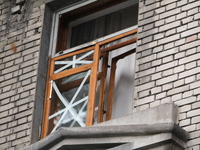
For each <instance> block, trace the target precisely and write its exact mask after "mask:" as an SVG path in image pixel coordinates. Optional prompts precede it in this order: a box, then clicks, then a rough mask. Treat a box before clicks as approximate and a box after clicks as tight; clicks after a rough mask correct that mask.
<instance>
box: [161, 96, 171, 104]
mask: <svg viewBox="0 0 200 150" xmlns="http://www.w3.org/2000/svg"><path fill="white" fill-rule="evenodd" d="M170 102H171V99H170V97H166V98H164V99H162V100H161V101H160V103H161V104H165V103H170Z"/></svg>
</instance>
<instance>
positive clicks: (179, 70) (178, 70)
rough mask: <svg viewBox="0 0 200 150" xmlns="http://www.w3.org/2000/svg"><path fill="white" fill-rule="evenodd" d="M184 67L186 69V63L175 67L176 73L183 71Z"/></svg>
mask: <svg viewBox="0 0 200 150" xmlns="http://www.w3.org/2000/svg"><path fill="white" fill-rule="evenodd" d="M184 69H185V67H184V65H182V66H178V67H175V68H174V73H179V72H182V71H184Z"/></svg>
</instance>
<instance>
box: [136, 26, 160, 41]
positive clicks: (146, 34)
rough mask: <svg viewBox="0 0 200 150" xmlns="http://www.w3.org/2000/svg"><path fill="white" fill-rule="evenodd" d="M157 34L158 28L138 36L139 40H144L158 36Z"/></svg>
mask: <svg viewBox="0 0 200 150" xmlns="http://www.w3.org/2000/svg"><path fill="white" fill-rule="evenodd" d="M156 33H158V28H153V29H151V30H148V31H146V32H142V33H140V34H138V39H141V38H144V37H147V36H150V35H153V34H156Z"/></svg>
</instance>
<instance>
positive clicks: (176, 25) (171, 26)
mask: <svg viewBox="0 0 200 150" xmlns="http://www.w3.org/2000/svg"><path fill="white" fill-rule="evenodd" d="M180 25H181V22H180V21H176V22H173V23H170V24H166V25H164V26H161V27H159V31H160V32H162V31H166V30H169V29H172V28H175V27H178V26H180Z"/></svg>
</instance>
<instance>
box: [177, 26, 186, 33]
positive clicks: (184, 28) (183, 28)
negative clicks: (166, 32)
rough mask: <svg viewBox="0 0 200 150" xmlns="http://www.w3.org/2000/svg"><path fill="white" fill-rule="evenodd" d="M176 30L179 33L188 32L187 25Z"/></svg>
mask: <svg viewBox="0 0 200 150" xmlns="http://www.w3.org/2000/svg"><path fill="white" fill-rule="evenodd" d="M176 30H177V32H178V33H179V32H183V31H186V30H187V25H182V26H180V27H178V28H177V29H176Z"/></svg>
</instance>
